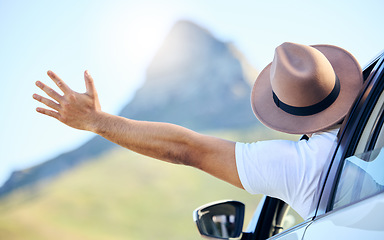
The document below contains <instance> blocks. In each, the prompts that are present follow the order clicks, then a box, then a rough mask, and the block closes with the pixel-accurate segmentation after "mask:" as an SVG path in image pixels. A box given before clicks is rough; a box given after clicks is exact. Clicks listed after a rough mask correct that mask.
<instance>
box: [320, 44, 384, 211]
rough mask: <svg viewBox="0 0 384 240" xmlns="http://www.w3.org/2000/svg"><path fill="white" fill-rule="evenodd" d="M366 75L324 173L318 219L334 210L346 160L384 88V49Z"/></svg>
mask: <svg viewBox="0 0 384 240" xmlns="http://www.w3.org/2000/svg"><path fill="white" fill-rule="evenodd" d="M363 77H364V80H365V83H364V86H363V89H362V91H361V92H360V95H359V97H358V98H357V99H356V100H355V102H354V104H353V107H352V108H351V110H350V112H349V113H348V115H347V116H346V120H345V121H344V122H343V125H342V127H341V128H340V131H339V134H338V138H339V140H338V143H337V147H336V150H335V152H334V154H333V157H332V160H331V162H330V167H329V169H328V171H327V172H326V174H325V175H324V181H323V182H324V184H323V186H322V187H321V189H319V193H318V195H319V196H320V197H319V198H320V201H319V202H318V204H317V208H316V209H317V210H316V213H315V218H317V217H322V216H325V215H327V214H328V213H330V212H332V210H333V198H334V193H335V191H336V188H337V184H338V180H339V177H340V174H341V170H342V168H343V164H344V159H346V158H347V157H350V156H352V155H353V153H354V151H355V149H356V147H357V144H358V142H359V140H360V136H361V134H362V132H363V130H364V127H365V124H366V123H367V121H368V119H369V117H370V113H371V112H372V110H373V109H374V107H375V104H374V103H375V102H376V101H377V99H378V98H379V97H380V95H381V92H383V90H384V51H383V52H382V53H380V54H379V55H378V56H377V57H376V58H375V59H374V60H373V61H371V63H370V64H368V65H367V66H366V67H365V68H364V71H363ZM342 208H343V207H342ZM339 209H341V208H339Z"/></svg>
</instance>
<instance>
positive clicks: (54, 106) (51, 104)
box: [33, 94, 60, 111]
mask: <svg viewBox="0 0 384 240" xmlns="http://www.w3.org/2000/svg"><path fill="white" fill-rule="evenodd" d="M33 98H34V99H35V100H37V101H39V102H41V103H43V104H45V105H46V106H47V107H50V108H52V109H55V110H56V111H59V108H60V105H59V104H57V103H55V102H54V101H52V100H50V99H48V98H45V97H42V96H40V95H38V94H33Z"/></svg>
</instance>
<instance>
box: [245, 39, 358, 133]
mask: <svg viewBox="0 0 384 240" xmlns="http://www.w3.org/2000/svg"><path fill="white" fill-rule="evenodd" d="M311 47H314V48H315V49H317V50H319V51H320V52H321V53H323V55H324V56H325V57H326V58H327V59H328V61H329V62H330V63H331V65H332V67H333V69H334V71H335V73H336V74H337V76H338V78H339V80H340V93H339V96H338V97H337V99H336V101H335V102H334V103H333V104H332V105H331V106H329V107H328V108H327V109H325V110H323V111H321V112H319V113H317V114H314V115H310V116H295V115H292V114H289V113H286V112H284V111H283V110H281V109H280V108H278V107H277V106H276V104H275V103H274V101H273V96H272V86H271V82H270V68H271V63H270V64H269V65H268V66H267V67H265V68H264V70H263V71H262V72H261V73H260V74H259V76H258V77H257V79H256V81H255V84H254V86H253V89H252V95H251V105H252V110H253V112H254V114H255V115H256V117H257V118H258V119H259V120H260V121H261V122H262V123H263V124H264V125H266V126H267V127H270V128H272V129H275V130H278V131H281V132H285V133H291V134H309V133H314V132H318V131H321V130H324V129H326V128H328V127H330V126H332V125H334V124H336V123H338V122H340V121H341V120H342V119H343V118H344V117H345V115H346V114H347V113H348V111H349V109H350V107H351V106H352V104H353V102H354V100H355V98H356V97H357V95H358V93H359V92H360V90H361V87H362V84H363V76H362V70H361V67H360V65H359V63H358V62H357V60H356V59H355V58H354V57H353V56H352V55H351V54H350V53H349V52H347V51H345V50H344V49H342V48H339V47H337V46H332V45H313V46H311Z"/></svg>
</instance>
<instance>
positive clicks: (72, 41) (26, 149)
mask: <svg viewBox="0 0 384 240" xmlns="http://www.w3.org/2000/svg"><path fill="white" fill-rule="evenodd" d="M383 9H384V2H383V1H380V0H364V1H354V0H339V1H334V0H324V1H295V0H291V1H257V0H253V1H252V0H242V1H234V0H232V1H230V0H221V1H213V0H183V1H180V0H178V1H177V0H162V1H154V0H140V1H139V0H108V1H102V0H84V1H81V0H66V1H54V0H34V1H27V0H0V83H1V88H0V91H1V92H0V111H1V118H0V126H1V127H2V134H1V135H0V153H1V157H0V184H1V183H2V182H3V181H4V180H5V179H6V178H7V177H8V176H9V174H10V173H11V171H13V170H17V169H21V168H25V167H29V166H32V165H34V164H37V163H40V162H42V161H45V160H48V159H50V158H52V157H54V156H56V155H58V154H60V153H63V152H66V151H70V150H72V149H74V148H76V147H77V146H79V145H80V144H82V143H84V142H85V141H86V140H88V139H89V138H91V137H92V136H93V134H92V133H88V132H84V131H78V130H74V129H71V128H69V127H67V126H64V125H63V124H61V123H60V122H58V121H56V120H55V119H50V118H47V117H45V116H41V115H39V114H37V113H36V112H35V108H36V107H37V106H40V104H39V103H37V102H35V101H34V100H33V99H32V94H33V93H35V92H39V90H38V89H37V88H36V87H35V85H34V82H35V81H36V80H41V81H43V82H46V83H49V84H50V85H51V86H53V84H52V83H51V82H50V79H49V78H48V77H47V75H46V72H47V70H53V71H55V72H56V73H57V74H58V75H59V76H61V77H62V78H63V80H64V81H66V82H67V83H68V85H69V86H70V87H72V88H73V89H74V90H77V91H80V92H82V91H84V90H85V87H84V81H83V72H84V70H86V69H88V70H89V71H90V73H91V74H92V76H93V77H94V79H95V84H96V87H97V89H98V92H99V97H100V101H101V105H102V109H103V110H104V111H106V112H109V113H114V114H116V113H118V112H119V110H120V109H121V108H122V107H123V106H124V105H125V104H126V103H127V102H128V101H129V100H130V99H131V98H132V97H133V94H134V92H135V91H136V90H137V89H138V88H139V87H140V86H141V84H142V82H143V80H144V71H145V68H146V66H147V65H148V63H149V62H150V60H151V57H152V56H153V55H154V54H155V52H156V49H158V47H159V46H160V44H161V42H162V40H163V39H164V37H165V36H166V34H167V33H168V31H169V30H170V28H171V27H172V25H173V24H174V23H175V22H176V21H178V20H180V19H188V20H191V21H194V22H196V23H197V24H199V25H201V26H203V27H205V28H207V29H208V30H209V31H211V32H212V33H213V35H214V36H216V37H217V38H219V39H220V40H223V41H229V42H232V43H234V44H235V45H236V46H237V47H238V48H239V49H240V50H241V51H242V52H243V53H244V55H245V56H246V57H247V58H248V59H249V61H250V62H251V64H253V65H254V66H255V67H256V68H257V69H258V70H261V69H262V68H263V67H264V66H265V65H267V64H268V63H269V62H270V61H271V60H272V58H273V52H274V48H275V47H276V46H278V45H280V44H281V43H283V42H286V41H291V42H297V43H302V44H324V43H325V44H333V45H338V46H341V47H343V48H345V49H347V50H348V51H350V52H351V53H352V54H353V55H354V56H355V57H356V58H357V60H358V61H359V62H360V64H361V65H362V66H365V64H366V63H367V62H368V61H369V60H370V59H372V58H373V57H374V56H375V55H377V54H378V53H379V52H380V51H382V50H383V49H384V31H383V30H382V29H383V26H382V25H383V23H384V14H383V13H382V10H383Z"/></svg>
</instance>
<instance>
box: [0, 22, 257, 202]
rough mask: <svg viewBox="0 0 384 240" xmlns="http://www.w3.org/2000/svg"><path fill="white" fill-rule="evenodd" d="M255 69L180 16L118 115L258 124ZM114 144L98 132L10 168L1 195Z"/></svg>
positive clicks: (196, 123)
mask: <svg viewBox="0 0 384 240" xmlns="http://www.w3.org/2000/svg"><path fill="white" fill-rule="evenodd" d="M256 75H257V72H256V71H255V70H254V69H253V68H252V67H250V65H249V64H248V63H247V61H246V60H245V59H244V58H243V57H242V56H241V54H240V52H239V51H238V50H237V49H236V48H235V47H234V46H233V45H232V44H230V43H224V42H222V41H219V40H218V39H216V38H215V37H214V36H213V35H212V34H211V33H210V32H208V31H207V30H205V29H203V28H202V27H200V26H198V25H196V24H194V23H192V22H189V21H180V22H178V23H176V24H175V26H174V27H173V28H172V29H171V31H170V33H169V35H168V36H167V37H166V39H165V40H164V42H163V45H162V46H161V47H160V49H159V50H158V52H157V54H156V55H155V56H154V58H153V61H152V62H151V63H150V64H149V66H148V69H147V72H146V80H145V83H144V84H143V86H142V87H141V89H139V90H138V91H137V93H136V95H135V97H134V98H133V100H132V101H131V102H129V103H128V104H127V105H126V107H125V108H123V110H122V112H121V114H120V115H121V116H124V117H129V118H132V119H137V120H148V121H164V122H171V123H175V124H179V125H182V126H185V127H188V128H191V129H194V130H197V131H201V130H208V129H221V128H242V127H249V126H251V125H255V124H258V122H257V120H256V118H255V117H254V116H253V113H252V111H251V107H250V100H249V97H250V91H251V87H250V84H249V82H250V79H249V78H252V79H254V78H255V77H256ZM113 147H116V145H115V144H113V143H111V142H108V141H107V140H105V139H103V138H101V137H99V136H97V137H95V138H93V139H92V140H90V141H89V142H87V143H86V144H84V145H83V146H81V147H79V148H78V149H76V150H74V151H71V152H68V153H64V154H62V155H60V156H58V157H56V158H54V159H51V160H49V161H46V162H44V163H42V164H40V165H37V166H35V167H32V168H29V169H26V170H22V171H16V172H14V173H13V174H12V175H11V177H10V179H9V180H8V181H7V182H6V183H5V184H4V185H3V186H2V187H1V188H0V196H2V195H5V194H7V193H9V192H11V191H12V190H14V189H17V188H19V187H23V186H26V185H31V184H35V183H38V182H40V181H41V180H43V179H49V178H52V177H55V176H57V175H58V174H61V173H63V172H65V171H66V170H68V169H71V168H73V167H75V166H76V165H78V164H80V163H81V162H84V161H88V160H90V159H92V158H94V157H95V156H98V155H99V154H101V153H103V152H105V151H107V150H109V149H111V148H113Z"/></svg>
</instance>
